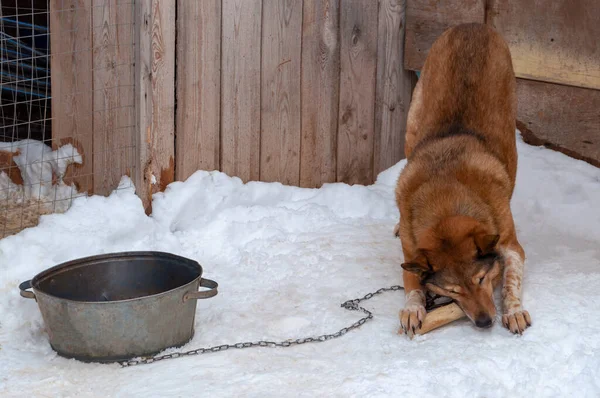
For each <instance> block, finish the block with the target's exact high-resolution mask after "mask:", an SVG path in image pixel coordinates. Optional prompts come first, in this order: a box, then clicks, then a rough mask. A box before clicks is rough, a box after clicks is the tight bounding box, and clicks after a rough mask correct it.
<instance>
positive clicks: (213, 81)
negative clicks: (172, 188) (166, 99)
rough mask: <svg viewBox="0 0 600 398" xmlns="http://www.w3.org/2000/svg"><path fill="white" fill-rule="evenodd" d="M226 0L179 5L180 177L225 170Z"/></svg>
mask: <svg viewBox="0 0 600 398" xmlns="http://www.w3.org/2000/svg"><path fill="white" fill-rule="evenodd" d="M220 89H221V0H203V1H189V0H178V2H177V115H176V127H175V144H176V153H177V157H176V162H175V163H176V167H175V178H176V179H177V180H185V179H187V178H188V177H189V176H190V175H192V174H193V173H194V172H195V171H196V170H218V169H219V167H220V158H219V152H220V110H221V109H220V96H221V93H220Z"/></svg>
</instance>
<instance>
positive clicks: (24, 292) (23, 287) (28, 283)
mask: <svg viewBox="0 0 600 398" xmlns="http://www.w3.org/2000/svg"><path fill="white" fill-rule="evenodd" d="M19 289H20V290H21V296H22V297H25V298H28V299H34V300H35V294H33V292H30V291H28V289H31V280H28V281H25V282H23V283H21V284H20V285H19Z"/></svg>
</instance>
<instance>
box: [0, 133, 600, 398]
mask: <svg viewBox="0 0 600 398" xmlns="http://www.w3.org/2000/svg"><path fill="white" fill-rule="evenodd" d="M519 154H520V158H519V161H520V163H519V173H518V178H517V188H516V192H515V197H514V199H513V209H514V215H515V218H516V223H517V227H518V231H519V237H520V240H521V242H522V244H523V246H524V248H525V251H526V252H527V263H526V271H525V279H524V300H523V301H524V306H525V308H526V309H528V310H529V312H530V313H531V315H532V318H533V326H532V327H531V328H530V329H528V330H527V331H526V332H525V334H524V335H523V336H521V337H518V336H513V335H511V334H510V333H509V332H507V331H506V330H505V329H503V328H502V326H501V325H499V324H496V325H495V326H494V327H493V328H492V329H491V330H486V331H479V330H476V329H474V328H473V327H472V326H471V324H470V323H468V321H458V322H456V323H453V324H451V325H448V326H446V327H444V328H442V329H439V330H436V331H434V332H432V333H430V334H428V335H426V336H421V337H417V338H415V339H414V340H412V341H410V340H408V339H407V338H406V337H404V336H400V335H398V334H396V332H397V329H398V317H397V314H398V310H399V309H400V308H401V306H402V304H403V301H404V298H403V294H402V293H401V292H388V293H385V294H384V295H381V296H378V297H376V298H373V299H371V300H370V301H368V302H367V303H365V306H366V307H367V308H369V309H371V310H372V311H373V312H374V314H375V319H374V320H373V321H371V322H369V323H367V324H366V325H364V326H363V327H361V328H360V329H359V330H355V331H352V332H350V333H348V334H347V335H345V336H343V337H342V338H340V339H335V340H331V341H328V342H325V343H320V344H306V345H303V346H297V347H293V348H250V349H245V350H229V351H226V352H220V353H214V354H208V355H202V356H195V357H189V358H181V359H174V360H168V361H164V362H158V363H155V364H152V365H143V366H139V367H132V368H124V369H122V368H120V367H119V366H118V365H98V364H83V363H79V362H76V361H74V360H67V359H64V358H61V357H58V356H57V355H56V354H55V353H54V352H53V351H52V350H51V349H50V347H49V345H48V343H47V337H46V335H45V332H44V331H43V324H42V320H41V316H40V312H39V310H38V308H37V306H36V303H35V302H34V301H32V300H26V299H23V298H21V297H20V296H19V294H18V289H17V285H18V284H19V282H21V281H23V280H26V279H30V278H31V277H33V276H34V275H35V274H36V273H38V272H40V271H42V270H43V269H45V268H47V267H50V266H52V265H55V264H57V263H61V262H64V261H67V260H70V259H74V258H78V257H82V256H87V255H93V254H99V253H106V252H114V251H123V250H150V249H151V250H162V251H169V252H173V253H176V254H181V255H184V256H187V257H190V258H193V259H195V260H198V261H199V262H200V263H201V264H202V265H203V267H204V270H205V276H206V277H207V278H211V279H215V280H217V281H218V282H219V285H220V286H219V295H218V296H216V297H215V298H212V299H210V300H204V301H199V302H198V313H197V317H196V336H195V337H194V339H193V340H192V341H191V342H190V343H189V344H188V345H187V346H185V347H183V350H189V349H193V348H197V347H204V346H212V345H216V344H224V343H233V342H238V341H253V340H260V339H271V340H283V339H287V338H294V337H304V336H308V335H316V334H321V333H325V332H334V331H337V330H338V329H340V328H341V327H343V326H347V325H349V324H351V323H352V322H354V321H355V320H357V319H358V318H359V317H360V314H358V313H355V312H349V311H346V310H344V309H342V308H340V303H341V302H343V301H345V300H347V299H351V298H355V297H359V296H362V295H364V294H365V293H368V292H371V291H374V290H377V289H378V288H380V287H383V286H389V285H392V284H398V283H400V282H401V272H400V271H401V269H400V267H399V264H400V263H401V261H402V255H401V249H400V242H399V241H398V240H397V239H394V238H393V234H392V230H393V227H394V224H395V223H396V221H397V217H398V212H397V209H396V207H395V203H394V197H393V189H394V183H395V180H396V178H397V175H398V173H399V171H400V169H401V167H402V166H403V164H404V163H403V162H400V163H399V164H398V165H397V166H395V167H393V168H391V169H389V170H387V171H385V172H384V173H382V174H381V175H380V176H379V178H378V181H377V183H376V184H374V185H372V186H368V187H364V186H347V185H344V184H331V185H326V186H324V187H323V188H321V189H300V188H294V187H286V186H282V185H280V184H267V183H249V184H242V183H241V181H240V180H238V179H236V178H230V177H228V176H226V175H224V174H222V173H217V172H213V173H208V172H202V171H200V172H197V173H196V174H194V175H193V176H192V177H190V178H189V179H188V181H186V182H185V183H180V182H178V183H174V184H171V185H170V186H169V187H168V189H167V190H166V192H165V193H164V194H158V195H156V196H155V199H154V214H153V216H152V217H146V216H145V214H144V212H143V209H142V205H141V202H140V200H139V199H138V198H137V197H136V196H135V195H134V193H133V191H132V189H131V188H129V189H128V188H124V189H121V190H117V191H115V193H113V195H111V196H110V197H108V198H103V197H89V198H80V199H77V200H76V201H75V202H74V204H73V206H72V208H71V209H70V210H69V211H68V212H67V213H66V214H61V215H51V216H44V217H43V219H42V221H41V224H40V225H39V226H38V227H36V228H33V229H29V230H25V231H23V232H22V233H20V234H19V235H17V236H13V237H9V238H6V239H4V240H2V241H0V396H2V397H13V396H14V397H21V396H34V397H113V396H115V397H120V396H152V397H194V396H203V395H208V394H210V395H211V396H215V397H221V396H223V397H227V396H249V397H282V396H285V397H287V396H315V397H317V396H356V397H363V396H370V397H371V396H375V397H377V396H410V397H429V396H450V397H465V396H477V397H483V396H485V397H505V396H522V397H531V396H535V397H545V396H552V397H558V396H577V397H597V396H600V309H599V308H600V307H599V304H598V303H600V245H599V242H600V170H599V169H596V168H594V167H592V166H590V165H588V164H586V163H584V162H580V161H576V160H573V159H570V158H567V157H566V156H564V155H562V154H559V153H556V152H552V151H550V150H546V149H543V148H538V147H531V146H528V145H526V144H523V143H522V142H520V139H519ZM129 184H130V181H128V180H126V179H124V180H123V186H124V187H125V186H128V185H129Z"/></svg>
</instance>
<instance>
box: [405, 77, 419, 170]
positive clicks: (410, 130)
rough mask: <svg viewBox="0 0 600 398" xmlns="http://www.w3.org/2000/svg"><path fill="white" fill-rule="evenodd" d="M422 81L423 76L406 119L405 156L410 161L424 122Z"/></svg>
mask: <svg viewBox="0 0 600 398" xmlns="http://www.w3.org/2000/svg"><path fill="white" fill-rule="evenodd" d="M422 79H423V74H422V73H421V77H420V78H419V80H418V81H417V84H416V86H415V89H414V90H413V93H412V99H411V101H410V107H409V108H408V117H407V119H406V136H405V138H404V156H406V158H407V159H408V157H409V156H410V154H411V153H412V150H413V149H414V147H415V145H417V142H418V132H419V125H418V121H419V120H422V119H423V117H422V116H421V113H422V111H423V110H422V108H423V94H422V91H423V89H422V85H423V84H422Z"/></svg>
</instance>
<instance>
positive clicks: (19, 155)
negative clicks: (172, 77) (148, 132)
mask: <svg viewBox="0 0 600 398" xmlns="http://www.w3.org/2000/svg"><path fill="white" fill-rule="evenodd" d="M134 25H135V24H134V3H133V1H132V0H129V1H123V0H0V90H1V97H0V238H2V237H4V236H7V235H10V234H13V233H16V232H18V231H21V230H22V229H24V228H27V227H30V226H33V225H36V224H37V222H38V219H39V216H40V215H42V214H48V213H52V212H63V211H65V210H67V209H68V208H69V207H70V205H71V203H72V200H73V199H74V198H76V197H77V196H82V195H87V194H91V193H98V194H106V193H109V192H110V191H111V190H112V189H115V188H117V186H118V185H119V179H120V178H121V176H122V175H125V174H129V175H131V173H133V170H134V168H135V164H136V162H135V139H134V132H135V106H134V105H135V101H134V88H135V84H134V49H135V43H134V41H135V40H134V37H135V36H134ZM121 187H122V186H121Z"/></svg>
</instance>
